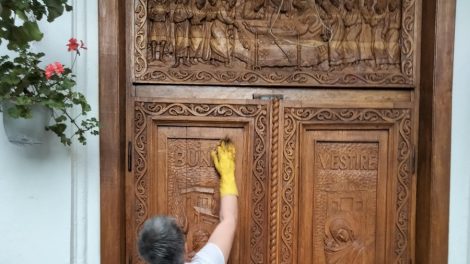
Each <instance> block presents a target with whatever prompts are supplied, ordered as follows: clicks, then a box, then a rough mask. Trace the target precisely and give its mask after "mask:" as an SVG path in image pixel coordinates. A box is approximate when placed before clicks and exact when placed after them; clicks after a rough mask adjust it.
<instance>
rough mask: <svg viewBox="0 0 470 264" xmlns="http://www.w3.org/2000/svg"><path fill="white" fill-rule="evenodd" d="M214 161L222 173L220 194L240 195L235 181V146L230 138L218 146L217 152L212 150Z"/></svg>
mask: <svg viewBox="0 0 470 264" xmlns="http://www.w3.org/2000/svg"><path fill="white" fill-rule="evenodd" d="M211 156H212V161H213V162H214V165H215V168H216V169H217V171H218V172H219V174H220V196H222V197H223V196H227V195H235V196H238V189H237V183H236V182H235V146H234V145H233V143H231V142H230V141H229V140H223V141H222V142H221V143H220V145H219V146H217V152H216V151H215V150H213V151H211Z"/></svg>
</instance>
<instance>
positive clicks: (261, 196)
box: [126, 98, 270, 263]
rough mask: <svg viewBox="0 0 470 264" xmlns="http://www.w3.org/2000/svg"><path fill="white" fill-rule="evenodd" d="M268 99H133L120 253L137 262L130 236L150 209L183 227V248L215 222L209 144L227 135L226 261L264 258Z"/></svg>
mask: <svg viewBox="0 0 470 264" xmlns="http://www.w3.org/2000/svg"><path fill="white" fill-rule="evenodd" d="M268 111H269V103H267V102H262V101H259V102H258V101H249V102H247V101H227V100H225V101H217V100H207V103H204V102H200V103H194V102H193V103H187V102H185V101H181V100H166V101H165V100H155V99H147V98H144V99H141V100H136V101H135V102H134V128H133V129H134V131H133V133H134V136H133V145H134V153H133V156H134V162H133V167H132V169H133V171H132V173H130V175H131V176H132V177H128V179H127V191H126V192H127V195H126V197H127V198H126V199H127V204H128V207H127V210H128V217H127V221H128V224H127V227H128V228H127V235H128V239H127V243H128V244H127V248H128V251H127V254H128V258H129V259H131V261H130V263H143V262H142V260H141V259H140V258H139V256H138V253H137V249H136V237H137V234H138V232H139V230H140V228H141V226H142V224H143V222H144V221H145V220H146V219H148V218H150V217H152V216H154V215H157V214H167V215H172V216H174V217H175V218H176V219H177V221H178V223H179V224H180V225H181V226H182V227H183V230H184V231H185V233H186V239H187V242H188V251H189V252H188V253H189V254H193V253H194V252H195V251H197V250H198V249H199V248H200V246H201V245H202V244H204V243H205V242H206V241H207V239H208V236H209V234H210V233H211V232H212V230H213V228H214V227H215V225H216V224H217V222H218V215H219V212H218V210H219V196H220V195H219V190H218V176H217V173H216V171H215V169H214V167H213V164H212V161H211V159H210V154H209V153H210V150H211V149H213V148H215V146H216V145H217V143H218V142H219V140H220V139H222V138H225V137H227V136H228V137H230V138H231V139H232V140H233V141H234V143H235V145H236V148H237V156H236V159H237V160H236V177H237V184H238V188H239V192H240V199H239V208H240V213H239V225H238V230H237V234H236V238H235V243H234V246H233V250H232V252H231V256H230V260H229V262H230V263H266V258H267V240H268V224H269V223H268V220H267V219H268V213H269V212H268V194H269V192H270V189H269V188H270V186H269V184H268V181H269V178H268V176H267V173H268V168H267V166H268V164H269V163H268V155H267V151H268V149H269V146H268V145H267V144H268V143H269V141H268V135H269V115H268Z"/></svg>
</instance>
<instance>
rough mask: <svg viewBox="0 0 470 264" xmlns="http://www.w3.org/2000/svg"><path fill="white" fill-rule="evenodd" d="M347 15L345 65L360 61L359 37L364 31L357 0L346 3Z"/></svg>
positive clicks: (345, 18)
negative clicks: (362, 30)
mask: <svg viewBox="0 0 470 264" xmlns="http://www.w3.org/2000/svg"><path fill="white" fill-rule="evenodd" d="M344 6H345V9H346V11H347V12H346V15H345V16H344V26H345V29H346V30H345V35H344V42H343V47H344V63H348V64H352V63H355V62H357V61H358V60H359V59H360V50H359V44H358V40H359V35H360V33H361V29H362V24H363V21H362V15H361V13H360V11H359V9H358V8H357V1H356V0H349V1H346V3H345V4H344Z"/></svg>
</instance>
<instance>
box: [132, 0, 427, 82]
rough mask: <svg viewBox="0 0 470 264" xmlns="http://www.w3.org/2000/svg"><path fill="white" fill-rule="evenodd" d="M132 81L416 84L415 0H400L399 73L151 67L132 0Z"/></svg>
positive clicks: (139, 1) (138, 6)
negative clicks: (200, 69) (203, 69)
mask: <svg viewBox="0 0 470 264" xmlns="http://www.w3.org/2000/svg"><path fill="white" fill-rule="evenodd" d="M133 15H134V16H133V26H134V28H133V36H132V42H133V52H132V53H131V54H133V56H132V57H133V61H132V64H133V80H134V82H136V83H166V84H218V85H280V86H313V85H368V86H401V87H410V86H413V85H415V64H416V63H417V61H416V56H415V49H416V41H415V38H416V27H417V24H418V21H416V17H417V8H416V0H402V16H401V21H402V22H401V24H402V25H401V31H400V44H401V73H377V72H368V73H341V72H322V71H312V72H302V71H299V72H293V73H282V72H271V73H264V72H256V71H251V70H245V71H230V70H222V71H219V70H215V71H197V70H186V69H185V70H183V69H172V68H171V67H168V68H167V69H165V70H158V69H152V68H151V67H149V65H148V63H147V58H146V43H147V26H146V25H147V0H134V14H133Z"/></svg>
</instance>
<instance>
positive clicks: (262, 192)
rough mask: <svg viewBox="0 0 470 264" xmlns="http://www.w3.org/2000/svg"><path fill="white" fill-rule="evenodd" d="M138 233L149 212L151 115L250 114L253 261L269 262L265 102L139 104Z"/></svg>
mask: <svg viewBox="0 0 470 264" xmlns="http://www.w3.org/2000/svg"><path fill="white" fill-rule="evenodd" d="M134 110H135V116H134V118H135V131H134V133H135V138H134V141H135V152H134V154H135V155H134V162H135V178H134V182H135V190H134V192H135V198H136V199H135V211H136V218H135V227H136V228H135V232H136V234H137V232H138V230H139V229H140V227H141V225H142V223H143V222H144V221H145V220H146V219H147V217H148V216H149V215H148V195H147V191H148V174H147V172H148V164H147V163H148V149H147V148H148V146H147V142H148V134H147V128H148V125H149V124H148V122H149V120H150V119H149V118H148V117H156V116H173V117H176V116H178V117H248V118H252V119H253V120H254V130H255V131H254V132H255V133H254V144H253V162H254V163H253V169H252V176H253V181H252V186H251V192H252V196H251V197H252V212H251V222H250V248H251V256H250V262H251V263H266V258H267V256H266V254H265V253H266V250H265V249H266V246H267V244H266V243H267V241H265V240H266V239H264V240H263V237H266V236H267V232H268V230H265V227H267V222H265V221H267V212H268V208H267V206H268V203H267V199H268V196H267V194H268V193H269V190H267V188H269V186H268V185H267V184H266V182H267V181H266V180H267V178H266V177H267V173H266V172H267V168H266V166H268V160H267V158H268V157H267V153H266V151H267V146H266V144H267V142H268V139H267V137H268V131H267V130H268V116H267V114H268V109H267V105H262V104H259V105H257V104H240V105H238V104H192V103H160V102H136V103H135V109H134Z"/></svg>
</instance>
